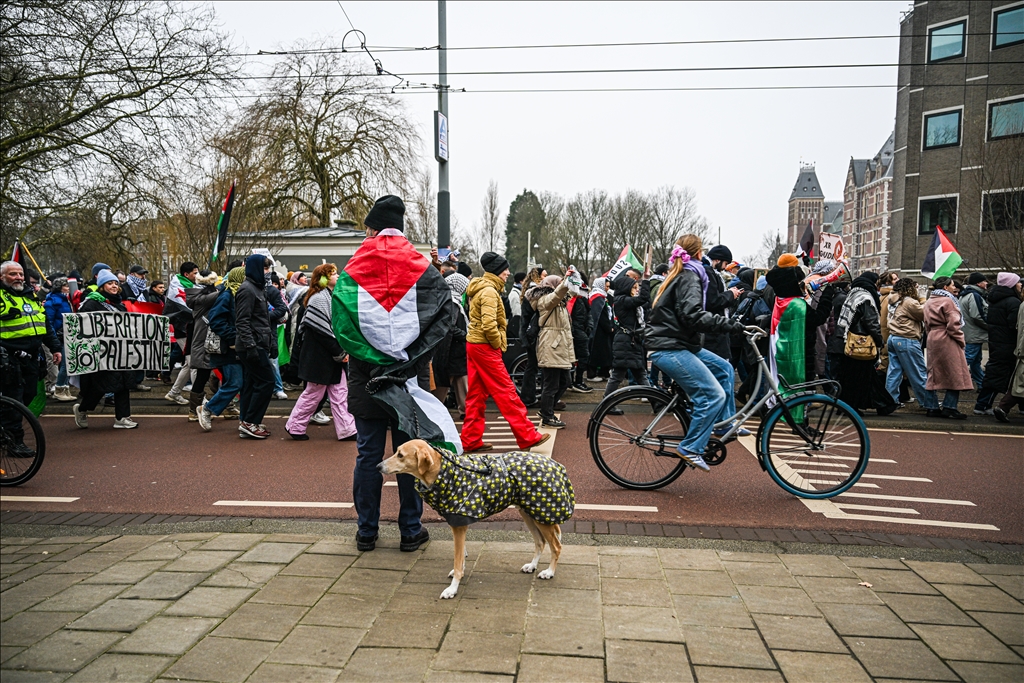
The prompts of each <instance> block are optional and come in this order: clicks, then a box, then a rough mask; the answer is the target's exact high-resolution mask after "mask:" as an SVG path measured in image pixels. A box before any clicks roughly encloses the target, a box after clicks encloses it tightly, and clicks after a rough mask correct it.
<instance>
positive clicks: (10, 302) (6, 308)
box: [0, 289, 46, 339]
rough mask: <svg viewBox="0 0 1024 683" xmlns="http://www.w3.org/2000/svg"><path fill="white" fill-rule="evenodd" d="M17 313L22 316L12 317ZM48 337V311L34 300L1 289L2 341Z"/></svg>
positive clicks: (0, 332) (0, 331)
mask: <svg viewBox="0 0 1024 683" xmlns="http://www.w3.org/2000/svg"><path fill="white" fill-rule="evenodd" d="M15 311H17V312H18V313H20V315H11V313H13V312H15ZM45 336H46V309H45V308H44V307H43V304H41V303H39V302H38V301H36V300H35V299H34V298H29V297H25V296H19V295H17V294H12V293H11V292H9V291H7V290H6V289H0V339H19V338H23V337H45Z"/></svg>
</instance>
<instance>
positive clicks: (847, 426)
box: [587, 327, 871, 499]
mask: <svg viewBox="0 0 1024 683" xmlns="http://www.w3.org/2000/svg"><path fill="white" fill-rule="evenodd" d="M744 334H745V336H746V341H747V343H748V344H750V345H751V346H752V347H753V349H754V353H755V354H756V357H757V368H758V369H757V372H758V377H757V381H756V384H755V386H754V390H753V391H752V392H751V394H750V399H749V400H748V401H747V402H746V404H745V405H744V406H743V407H742V408H741V409H740V410H739V411H737V412H736V413H735V414H734V415H732V416H731V417H729V418H728V419H726V420H723V421H721V422H719V423H717V424H716V425H715V429H716V430H720V429H726V430H727V431H725V433H724V434H721V436H720V437H718V438H712V439H711V441H710V442H709V443H708V448H707V450H706V451H705V453H704V460H705V462H707V463H708V465H712V466H715V465H720V464H721V463H722V462H723V461H724V460H725V457H726V455H727V448H726V444H727V443H729V442H730V441H733V440H735V438H736V434H737V432H738V431H739V429H740V427H742V425H743V423H744V422H746V421H747V420H748V419H750V417H751V416H752V415H754V414H755V413H757V412H758V411H761V410H762V409H764V410H765V411H766V414H765V415H764V417H763V418H762V420H761V424H760V426H759V427H758V429H757V436H756V438H755V445H756V451H757V459H758V462H759V463H760V465H761V469H762V470H765V471H767V472H768V474H769V476H771V478H772V479H773V480H774V481H775V483H776V484H778V485H779V486H780V487H782V489H783V490H785V491H788V492H789V493H792V494H793V495H796V496H799V497H801V498H813V499H821V498H831V497H833V496H836V495H839V494H840V493H843V492H844V491H846V490H848V489H849V488H850V487H852V486H853V485H854V484H855V483H857V480H858V479H860V476H861V475H862V474H863V473H864V470H865V468H867V465H868V458H869V457H870V452H871V442H870V439H869V437H868V433H867V427H866V426H865V425H864V421H863V420H862V419H861V417H860V415H859V414H858V413H857V411H856V410H854V409H853V408H851V407H850V406H848V405H847V404H845V403H843V402H842V401H840V400H839V399H838V398H837V396H838V395H839V391H840V386H839V383H838V382H835V381H834V380H815V381H811V382H803V383H800V384H793V385H790V384H788V383H787V382H786V380H785V378H784V377H782V376H780V377H779V382H776V381H775V379H774V378H773V377H772V374H771V371H770V370H769V369H768V365H767V364H766V362H765V359H764V357H763V356H762V355H761V353H760V351H758V350H757V346H756V343H755V342H756V341H757V340H758V339H760V338H762V337H765V336H767V333H766V332H765V331H764V330H762V329H761V328H759V327H747V328H745V332H744ZM765 380H766V381H767V390H766V392H765V394H764V395H763V396H761V397H760V398H758V395H759V394H760V393H761V384H762V382H763V381H765ZM780 384H781V388H780V386H779V385H780ZM816 388H817V389H818V390H817V391H814V389H816ZM616 408H618V409H621V410H622V414H621V415H617V414H613V412H612V411H613V410H614V409H616ZM690 412H692V405H691V403H690V400H689V398H688V397H687V396H686V393H685V392H684V391H683V389H682V388H681V387H679V386H678V385H676V384H674V383H673V384H671V385H670V386H669V387H668V388H659V387H645V386H629V387H623V388H622V389H619V390H617V391H615V392H613V393H612V394H609V395H608V396H607V397H605V399H604V400H603V401H601V403H599V404H598V406H597V408H595V409H594V412H593V413H592V414H591V417H590V422H589V424H588V427H587V436H588V438H589V440H590V452H591V455H592V456H593V458H594V462H595V463H596V464H597V467H598V469H600V470H601V472H602V473H603V474H604V475H605V476H606V477H608V478H609V479H610V480H611V481H613V482H614V483H616V484H618V485H619V486H621V487H623V488H627V489H633V490H644V491H650V490H655V489H659V488H662V487H663V486H666V485H668V484H670V483H672V482H673V481H675V480H676V479H677V478H678V477H679V476H680V475H681V474H682V473H683V470H684V469H686V467H687V464H686V462H684V461H683V460H682V459H681V458H679V455H678V452H677V451H676V447H677V446H678V445H679V443H680V441H682V440H683V439H684V438H685V436H686V432H687V431H688V429H689V426H690ZM652 414H653V416H654V417H653V419H651V417H650V416H651V415H652Z"/></svg>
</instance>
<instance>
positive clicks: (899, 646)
mask: <svg viewBox="0 0 1024 683" xmlns="http://www.w3.org/2000/svg"><path fill="white" fill-rule="evenodd" d="M846 644H847V645H849V646H850V649H851V650H853V654H854V655H855V656H856V657H857V659H858V660H860V663H861V664H863V665H864V668H866V669H867V671H868V673H869V674H871V675H872V676H874V677H876V678H903V679H918V680H925V681H955V680H956V674H954V673H953V672H952V671H950V670H949V668H948V667H947V666H946V665H945V664H943V663H942V660H940V659H939V658H938V657H936V656H935V655H934V654H933V653H932V651H931V650H929V649H928V647H927V646H926V645H925V644H924V643H922V642H921V641H919V640H890V639H888V638H862V637H859V638H847V639H846Z"/></svg>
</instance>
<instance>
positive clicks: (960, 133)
mask: <svg viewBox="0 0 1024 683" xmlns="http://www.w3.org/2000/svg"><path fill="white" fill-rule="evenodd" d="M952 112H957V113H958V114H959V116H958V117H957V129H956V142H950V143H947V144H944V145H932V146H930V147H929V146H928V119H929V118H930V117H934V116H943V115H946V114H950V113H952ZM963 138H964V105H962V104H961V105H957V106H956V107H946V108H945V109H934V110H932V111H925V112H921V151H922V152H926V151H929V150H933V149H945V148H947V147H959V146H960V145H961V144H962V142H963Z"/></svg>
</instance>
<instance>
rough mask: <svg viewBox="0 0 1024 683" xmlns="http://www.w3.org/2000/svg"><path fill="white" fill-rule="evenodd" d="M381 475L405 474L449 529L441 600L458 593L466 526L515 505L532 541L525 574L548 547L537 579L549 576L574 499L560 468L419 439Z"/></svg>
mask: <svg viewBox="0 0 1024 683" xmlns="http://www.w3.org/2000/svg"><path fill="white" fill-rule="evenodd" d="M377 469H378V470H380V472H381V473H382V474H411V475H412V476H414V477H415V478H416V480H417V483H416V490H417V491H419V494H420V496H421V497H422V498H423V500H424V501H426V502H427V504H429V505H430V506H431V507H432V508H434V510H436V511H437V512H438V513H439V514H440V515H441V516H442V517H444V518H445V520H446V521H447V522H448V524H449V526H451V528H452V536H453V537H454V539H455V562H454V565H455V566H454V568H453V569H452V571H451V573H450V574H449V577H451V579H452V583H451V585H450V586H448V588H446V589H445V590H444V592H442V593H441V598H442V599H447V598H453V597H455V595H456V594H457V593H458V590H459V583H460V582H461V581H462V577H463V574H464V570H465V566H466V530H467V529H468V528H469V525H470V524H472V523H473V522H476V521H478V520H481V519H485V518H487V517H490V516H491V515H494V514H497V513H499V512H501V511H502V510H505V509H506V508H508V507H509V506H511V505H515V506H516V507H517V509H518V510H519V515H520V516H521V517H522V518H523V522H524V523H525V524H526V528H527V529H529V530H530V533H531V535H532V536H533V541H534V548H535V550H536V553H535V554H534V557H533V559H532V560H531V561H530V562H529V563H527V564H525V565H523V568H522V570H523V571H524V572H526V573H528V574H530V573H533V572H534V571H536V570H537V565H538V563H539V562H540V557H541V554H542V553H543V552H544V547H545V546H550V547H551V564H550V565H549V566H548V568H547V569H545V570H543V571H541V572H540V573H539V574H537V576H538V578H541V579H550V578H552V577H554V575H555V569H556V568H557V566H558V557H559V555H560V554H561V552H562V541H561V538H562V531H561V528H560V527H559V524H561V523H562V522H565V521H567V520H568V519H569V518H570V517H572V513H573V508H574V507H575V505H576V497H575V494H574V493H573V490H572V482H570V481H569V476H568V475H567V474H566V472H565V467H563V466H562V464H561V463H559V462H556V461H555V460H552V459H551V458H549V457H547V456H544V455H540V454H537V453H528V452H524V451H512V452H511V453H502V454H494V455H466V454H463V455H456V454H455V453H453V452H451V451H448V450H445V449H442V448H435V447H433V446H431V445H430V444H428V443H427V442H426V441H423V440H421V439H413V440H411V441H407V442H405V443H404V444H402V445H401V446H400V447H399V448H398V451H397V452H396V453H395V454H394V455H393V456H391V457H390V458H388V459H387V460H385V461H384V462H382V463H381V464H380V465H379V466H378V468H377Z"/></svg>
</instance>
